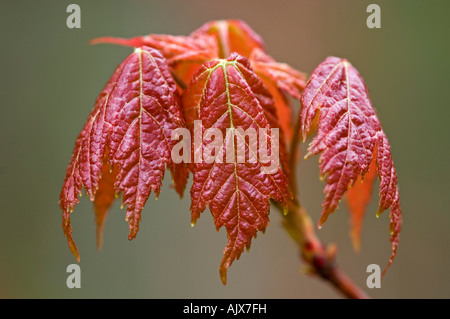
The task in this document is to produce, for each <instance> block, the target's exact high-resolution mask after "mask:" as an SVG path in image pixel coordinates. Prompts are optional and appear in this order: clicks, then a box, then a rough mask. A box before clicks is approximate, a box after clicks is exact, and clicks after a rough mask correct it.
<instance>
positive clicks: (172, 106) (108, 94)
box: [60, 47, 184, 260]
mask: <svg viewBox="0 0 450 319" xmlns="http://www.w3.org/2000/svg"><path fill="white" fill-rule="evenodd" d="M183 126H184V119H183V117H182V112H181V107H180V102H179V96H178V91H177V87H176V85H175V82H174V81H173V79H172V77H171V75H170V71H169V69H168V66H167V63H166V61H165V59H164V57H163V56H162V55H161V54H160V53H159V52H158V51H157V50H155V49H152V48H149V47H143V48H142V49H136V50H135V51H134V53H132V54H131V55H130V56H128V57H127V58H126V59H125V60H124V61H123V62H122V63H121V64H120V65H119V66H118V67H117V69H116V70H115V72H114V74H113V76H112V77H111V79H110V80H109V81H108V83H107V84H106V86H105V88H104V89H103V91H102V92H101V94H100V96H99V97H98V98H97V101H96V103H95V107H94V110H93V111H92V112H91V114H90V116H89V118H88V120H87V122H86V124H85V126H84V128H83V130H82V131H81V133H80V135H79V136H78V138H77V141H76V143H75V148H74V151H73V154H72V158H71V161H70V164H69V166H68V168H67V171H66V178H65V181H64V185H63V188H62V191H61V196H60V206H61V208H62V210H63V229H64V234H65V236H66V237H67V239H68V243H69V247H70V248H71V251H72V253H73V254H74V255H75V256H76V257H77V259H78V260H79V254H78V249H77V247H76V245H75V243H74V241H73V239H72V227H71V224H70V212H71V211H73V209H74V207H75V205H76V204H77V203H78V201H79V200H78V195H79V194H80V195H81V190H82V187H83V186H84V188H85V190H86V192H87V193H88V194H89V196H90V198H91V201H94V202H95V206H96V208H97V209H98V210H97V217H98V219H97V220H98V225H102V224H103V221H104V217H105V216H106V211H105V208H106V207H107V206H108V207H109V206H110V204H111V203H112V197H111V183H113V182H114V186H113V188H114V191H115V193H116V194H118V193H122V202H123V205H126V206H127V212H126V219H127V220H128V222H129V228H130V234H129V236H128V237H129V239H133V238H135V236H136V234H137V232H138V229H139V221H140V219H141V210H142V208H143V207H144V204H145V202H146V201H147V199H148V197H149V195H150V192H151V191H152V190H153V191H154V192H155V194H156V196H158V194H159V191H160V187H161V183H162V179H163V177H164V171H165V169H166V166H167V167H168V168H169V169H170V170H171V171H173V170H174V169H175V165H174V163H173V162H172V159H171V149H172V146H173V144H174V141H172V139H171V134H172V131H173V130H174V129H176V128H178V127H183ZM105 166H107V168H105ZM111 168H112V172H111V174H112V175H113V176H108V172H109V170H110V169H111ZM101 174H103V178H102V180H100V177H101ZM103 181H104V182H105V183H103ZM100 187H101V188H100ZM105 192H106V194H105ZM106 210H107V208H106ZM100 227H101V226H100Z"/></svg>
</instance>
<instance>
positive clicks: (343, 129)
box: [301, 57, 402, 269]
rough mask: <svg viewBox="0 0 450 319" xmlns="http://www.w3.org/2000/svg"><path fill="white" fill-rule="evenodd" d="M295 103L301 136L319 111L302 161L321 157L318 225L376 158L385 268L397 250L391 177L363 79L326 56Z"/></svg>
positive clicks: (397, 220)
mask: <svg viewBox="0 0 450 319" xmlns="http://www.w3.org/2000/svg"><path fill="white" fill-rule="evenodd" d="M301 102H302V106H303V108H302V111H301V121H302V123H301V130H302V134H303V137H304V138H305V137H306V133H307V131H308V130H309V129H310V126H311V124H312V122H313V120H314V118H315V116H316V114H317V113H318V112H320V117H319V125H318V132H317V135H316V136H315V138H314V139H313V141H312V142H311V144H310V146H309V149H308V154H307V157H308V156H310V155H315V154H319V153H320V154H321V155H320V172H321V175H322V176H323V177H324V178H325V179H326V186H325V190H324V192H325V200H324V202H323V204H322V207H323V210H322V217H321V219H320V221H319V226H321V225H323V223H324V222H325V221H326V219H327V217H328V215H329V214H331V213H333V212H334V211H335V210H336V208H337V207H338V204H339V202H340V200H341V198H342V196H343V195H344V193H345V192H346V191H347V190H348V188H349V186H351V185H353V184H354V183H355V181H356V180H357V179H358V177H359V176H361V175H362V176H364V175H365V174H366V173H367V171H368V170H369V166H370V163H371V162H372V159H373V158H374V157H376V162H377V172H378V176H379V179H380V190H379V196H380V202H379V209H378V213H377V214H379V213H381V212H382V211H384V210H386V209H388V208H390V209H391V212H390V230H391V245H392V255H391V258H390V260H389V264H388V266H389V265H390V264H391V263H392V261H393V259H394V257H395V255H396V252H397V246H398V240H399V233H400V229H401V221H402V218H401V209H400V202H399V195H398V187H397V174H396V172H395V168H394V164H393V161H392V156H391V152H390V145H389V142H388V140H387V137H386V135H385V134H384V132H383V131H382V129H381V125H380V122H379V120H378V118H377V116H376V114H375V111H374V109H373V107H372V104H371V102H370V98H369V95H368V92H367V89H366V86H365V84H364V81H363V79H362V78H361V76H360V74H359V73H358V71H357V70H356V69H355V68H354V67H353V66H352V65H351V64H350V63H349V62H348V61H347V60H345V59H339V58H336V57H329V58H327V59H326V60H325V61H324V62H322V63H321V64H320V65H319V66H318V67H317V68H316V69H315V70H314V72H313V73H312V75H311V77H310V79H309V81H308V85H307V87H306V89H305V90H304V92H303V94H302V97H301ZM375 147H376V149H377V152H376V154H374V150H375ZM386 269H387V268H386Z"/></svg>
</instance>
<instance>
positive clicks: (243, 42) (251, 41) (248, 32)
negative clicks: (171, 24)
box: [191, 20, 265, 58]
mask: <svg viewBox="0 0 450 319" xmlns="http://www.w3.org/2000/svg"><path fill="white" fill-rule="evenodd" d="M204 35H213V36H214V37H215V38H216V39H217V42H218V45H219V57H222V58H228V56H229V55H230V54H231V53H233V52H237V53H238V54H240V55H242V56H245V57H247V58H248V57H249V56H250V54H251V53H252V51H253V49H255V48H260V49H262V50H265V45H264V41H263V40H262V38H261V37H260V36H259V35H258V34H257V33H256V32H255V31H253V29H251V28H250V27H249V26H248V25H247V24H246V23H245V22H243V21H241V20H218V21H211V22H207V23H205V24H204V25H202V26H201V27H200V28H198V29H197V30H195V31H194V32H192V33H191V37H193V38H198V37H202V36H204Z"/></svg>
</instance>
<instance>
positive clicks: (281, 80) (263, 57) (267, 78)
mask: <svg viewBox="0 0 450 319" xmlns="http://www.w3.org/2000/svg"><path fill="white" fill-rule="evenodd" d="M249 60H250V63H251V65H252V67H253V69H254V70H255V73H256V74H257V75H258V76H259V77H260V78H261V80H262V81H263V83H264V85H265V86H266V87H267V88H268V89H269V92H270V94H271V95H272V97H273V98H274V100H275V107H276V109H277V115H278V118H279V120H280V124H281V127H282V129H283V131H284V133H285V135H286V136H287V138H288V140H290V139H291V136H292V123H291V121H292V115H291V113H292V112H291V104H290V102H289V100H288V99H287V98H286V96H285V95H284V94H283V92H285V93H287V94H289V95H291V96H293V97H294V98H296V99H300V94H301V92H302V91H303V90H304V88H305V86H306V77H305V75H304V74H303V73H301V72H299V71H297V70H295V69H293V68H291V67H290V66H289V65H287V64H286V63H278V62H276V61H275V60H274V59H273V58H272V57H270V56H269V55H267V54H266V53H265V52H264V51H263V50H261V49H259V48H255V49H254V50H253V51H252V54H251V55H250V59H249Z"/></svg>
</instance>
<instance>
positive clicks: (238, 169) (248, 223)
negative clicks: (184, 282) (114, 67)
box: [183, 54, 291, 283]
mask: <svg viewBox="0 0 450 319" xmlns="http://www.w3.org/2000/svg"><path fill="white" fill-rule="evenodd" d="M272 103H273V100H272V98H271V96H270V94H269V93H268V91H267V90H266V89H265V88H264V86H263V85H262V83H261V81H260V80H259V78H258V77H257V76H256V75H255V74H254V72H253V71H252V70H251V68H250V65H249V63H248V61H247V60H246V59H245V58H243V57H240V56H239V55H237V54H233V55H232V56H230V58H229V59H227V60H219V61H215V62H210V63H207V64H205V65H204V66H203V67H202V68H201V69H200V70H199V71H198V73H197V75H196V76H195V77H194V79H193V81H192V82H191V84H190V85H189V87H188V89H187V90H186V92H185V94H184V95H183V105H184V107H185V111H187V112H188V113H189V114H190V118H191V119H201V120H202V124H203V127H202V132H203V134H204V133H205V131H206V129H209V128H212V127H214V128H217V129H219V130H220V131H221V132H222V134H223V136H224V137H225V136H226V129H227V128H234V129H237V128H242V129H244V130H246V129H248V128H254V129H255V130H256V131H258V129H259V128H269V127H270V123H269V120H268V119H267V117H266V114H267V113H266V112H267V111H265V110H264V105H266V104H272ZM272 107H273V106H272ZM272 112H273V111H272ZM188 126H189V125H188ZM260 138H261V136H260ZM262 138H266V137H262ZM208 143H209V141H205V140H204V141H203V142H202V144H201V145H200V149H201V150H202V151H204V150H205V149H206V146H207V144H208ZM269 143H270V142H268V144H269ZM236 145H237V143H235V146H234V148H233V149H234V150H235V152H237V150H236ZM247 146H248V145H247ZM223 150H224V153H225V152H226V147H225V143H224V145H223ZM235 155H236V154H234V155H233V159H234V161H233V162H231V163H228V162H226V161H225V160H224V162H223V163H216V162H213V163H206V162H205V161H203V162H202V163H196V164H195V165H194V180H193V185H192V188H191V198H192V204H191V214H192V222H193V223H195V222H196V220H197V219H198V218H199V216H200V213H201V212H203V211H204V210H205V209H206V207H207V206H209V208H210V210H211V213H212V215H213V217H214V223H215V225H216V228H217V229H219V228H221V227H222V226H225V228H226V230H227V236H228V244H227V246H226V247H225V249H224V257H223V259H222V263H221V265H220V276H221V279H222V281H223V283H226V273H227V269H228V267H229V266H230V265H231V264H232V262H233V261H234V260H235V259H238V258H239V257H240V255H241V253H242V251H243V250H244V248H245V247H247V248H249V247H250V244H251V239H252V237H254V236H256V233H257V232H258V231H261V230H265V228H266V227H267V224H268V222H269V217H268V213H269V210H270V202H269V199H270V198H273V199H274V200H276V201H278V202H281V203H282V204H283V205H288V203H289V202H290V200H291V196H290V192H289V189H288V181H287V179H286V176H285V175H284V173H283V171H282V170H281V167H279V169H278V170H277V171H276V172H275V173H274V174H263V173H262V172H261V169H262V168H263V167H264V166H265V164H262V163H261V162H260V161H259V160H258V161H257V162H256V163H249V162H248V161H246V162H245V163H238V162H237V160H236V157H235ZM246 156H247V157H248V156H249V148H248V147H246ZM258 159H259V157H258Z"/></svg>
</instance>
